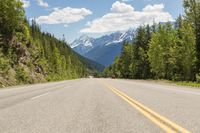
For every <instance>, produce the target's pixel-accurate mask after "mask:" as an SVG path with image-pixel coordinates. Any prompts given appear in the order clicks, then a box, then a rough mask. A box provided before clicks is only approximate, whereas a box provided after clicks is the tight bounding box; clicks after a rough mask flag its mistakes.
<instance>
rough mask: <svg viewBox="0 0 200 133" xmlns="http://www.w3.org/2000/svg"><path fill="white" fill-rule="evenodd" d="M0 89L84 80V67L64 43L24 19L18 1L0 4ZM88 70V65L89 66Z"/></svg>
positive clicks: (20, 3) (5, 0)
mask: <svg viewBox="0 0 200 133" xmlns="http://www.w3.org/2000/svg"><path fill="white" fill-rule="evenodd" d="M0 9H1V11H0V87H2V86H10V85H17V84H29V83H38V82H46V81H57V80H63V79H72V78H80V77H85V76H86V75H87V74H88V69H87V68H86V64H84V62H83V59H82V60H80V58H79V57H78V55H77V54H76V53H74V52H73V51H72V50H71V49H70V48H69V47H68V46H67V44H66V42H65V40H64V39H63V40H58V39H56V38H55V37H54V36H53V35H51V34H49V33H45V32H42V31H41V30H40V27H39V26H38V25H37V24H36V22H35V21H34V20H33V21H32V22H31V23H29V22H28V20H26V17H25V11H24V9H23V5H22V2H20V0H1V1H0ZM90 67H91V66H90Z"/></svg>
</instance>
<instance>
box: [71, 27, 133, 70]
mask: <svg viewBox="0 0 200 133" xmlns="http://www.w3.org/2000/svg"><path fill="white" fill-rule="evenodd" d="M134 33H135V30H134V29H129V30H128V31H126V32H114V33H112V34H109V35H104V36H102V37H99V38H91V37H88V36H86V35H84V36H81V37H80V38H78V39H76V40H75V41H74V42H73V43H71V44H70V47H71V48H72V49H73V50H74V51H76V52H77V53H79V54H81V55H83V56H85V57H87V58H89V59H91V60H94V61H96V62H98V63H100V64H103V65H105V66H109V65H111V64H112V63H113V61H114V59H115V58H116V56H118V55H120V53H121V49H122V45H123V42H124V41H129V42H130V41H132V39H133V36H134Z"/></svg>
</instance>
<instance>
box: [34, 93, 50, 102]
mask: <svg viewBox="0 0 200 133" xmlns="http://www.w3.org/2000/svg"><path fill="white" fill-rule="evenodd" d="M48 94H49V92H47V93H44V94H41V95H38V96H35V97H32V98H31V100H34V99H37V98H39V97H42V96H45V95H48Z"/></svg>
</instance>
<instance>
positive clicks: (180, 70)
mask: <svg viewBox="0 0 200 133" xmlns="http://www.w3.org/2000/svg"><path fill="white" fill-rule="evenodd" d="M195 39H196V38H195V32H194V28H193V27H192V25H191V23H190V22H189V21H187V20H186V19H183V18H182V17H181V16H180V17H179V18H178V19H177V22H176V25H175V26H173V25H171V24H170V23H166V24H161V25H155V24H154V25H153V26H152V27H150V26H143V27H139V28H138V30H137V33H136V35H135V37H134V41H133V43H131V44H130V43H125V44H124V46H123V49H122V53H121V55H120V56H119V57H117V58H116V60H115V62H114V64H113V65H111V66H110V67H108V68H106V69H105V71H104V76H105V77H106V76H107V77H108V76H110V77H113V78H134V79H148V78H155V79H168V80H173V81H194V80H195V79H196V80H198V79H199V76H198V74H196V72H195V69H196V60H197V59H196V52H198V51H197V50H196V47H195Z"/></svg>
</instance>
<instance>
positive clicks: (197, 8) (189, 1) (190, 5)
mask: <svg viewBox="0 0 200 133" xmlns="http://www.w3.org/2000/svg"><path fill="white" fill-rule="evenodd" d="M184 8H185V13H186V19H187V20H188V21H189V23H190V25H191V26H192V27H193V29H194V33H195V38H196V40H195V45H196V51H197V52H196V73H199V72H200V1H199V0H184Z"/></svg>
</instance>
